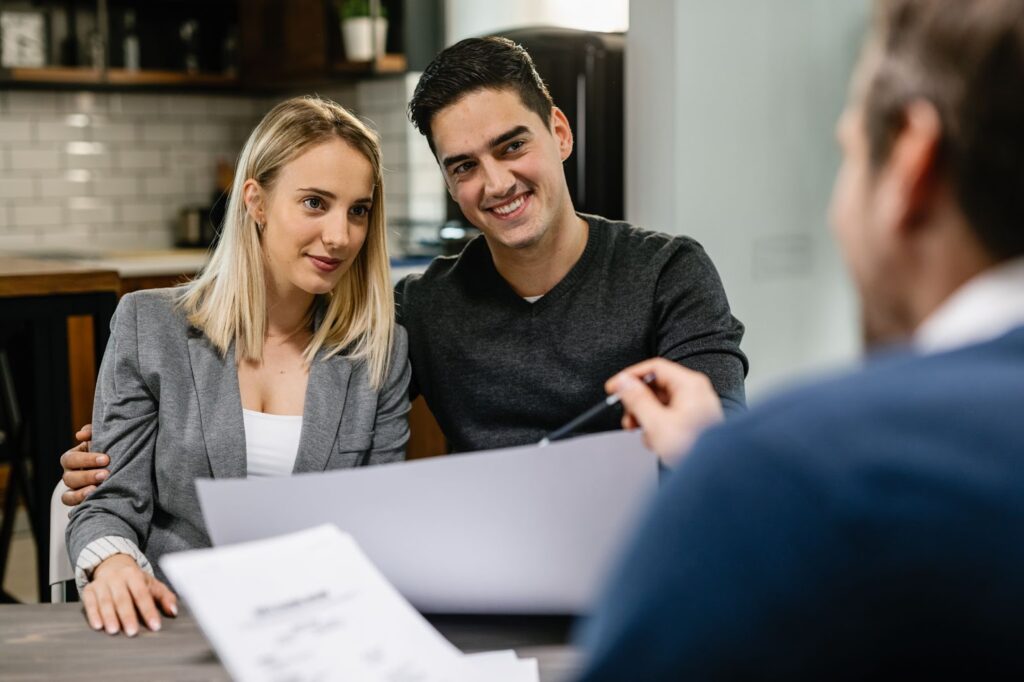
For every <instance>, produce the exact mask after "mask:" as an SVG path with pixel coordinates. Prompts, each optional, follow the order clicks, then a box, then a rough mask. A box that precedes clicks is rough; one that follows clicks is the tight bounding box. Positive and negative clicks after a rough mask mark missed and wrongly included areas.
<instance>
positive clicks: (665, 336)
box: [395, 215, 747, 452]
mask: <svg viewBox="0 0 1024 682" xmlns="http://www.w3.org/2000/svg"><path fill="white" fill-rule="evenodd" d="M581 217H582V218H584V219H586V221H587V222H588V223H589V225H590V234H589V237H588V240H587V246H586V248H585V249H584V251H583V255H582V256H581V257H580V259H579V261H578V262H577V263H576V265H574V266H573V268H572V269H571V270H570V271H569V274H567V275H566V276H565V278H564V279H563V280H562V281H561V282H559V283H558V284H557V285H556V286H555V287H554V288H553V289H552V290H551V291H549V292H548V293H547V294H546V295H545V296H544V297H543V298H541V299H540V300H539V301H537V302H536V303H529V302H528V301H526V300H524V299H523V298H521V297H520V296H519V295H517V294H516V293H515V291H513V290H512V288H511V287H510V286H509V284H508V283H507V282H506V281H505V280H504V279H503V278H502V277H501V275H500V274H499V273H498V271H497V270H496V269H495V267H494V262H493V261H492V259H491V252H490V250H489V249H488V247H487V242H486V241H484V239H483V238H482V237H478V238H477V239H475V240H473V241H472V242H470V243H469V244H468V245H467V246H466V248H465V249H464V250H463V251H462V253H461V254H459V255H458V256H452V257H444V258H437V259H436V260H434V262H433V263H431V265H430V267H429V268H428V269H427V271H426V272H425V273H423V274H422V275H410V276H409V277H406V278H405V279H403V280H402V281H401V282H399V284H398V286H397V287H396V289H395V295H396V304H397V308H398V320H399V322H400V323H401V324H402V325H404V326H405V328H406V330H407V331H408V333H409V356H410V358H411V360H412V374H413V378H412V392H413V395H414V396H415V395H416V393H417V392H419V393H422V394H423V397H424V398H425V399H426V402H427V405H428V406H429V407H430V410H431V412H433V413H434V416H435V418H436V419H437V421H438V423H439V424H440V426H441V430H442V431H444V434H445V436H446V437H447V439H448V444H449V446H450V448H451V449H452V451H454V452H459V451H469V450H481V449H487V448H496V447H506V446H511V445H523V444H527V443H532V442H536V441H538V440H540V439H541V438H542V437H543V436H544V435H545V434H547V433H548V432H550V431H552V430H554V429H556V428H558V427H559V426H561V425H563V424H564V423H566V422H568V421H569V420H570V419H572V418H574V417H576V416H577V415H579V414H580V413H581V412H583V411H584V410H586V409H587V408H589V407H591V406H592V405H594V404H595V403H597V402H599V401H600V400H602V399H603V398H604V397H605V392H604V382H605V381H606V380H607V379H608V378H609V377H611V376H612V375H613V374H615V373H616V372H618V371H619V370H621V369H623V368H624V367H627V366H629V365H631V364H633V363H636V362H639V361H641V360H644V359H646V358H649V357H653V356H662V357H665V358H668V359H670V360H675V361H677V362H680V363H682V364H683V365H685V366H687V367H689V368H691V369H694V370H698V371H701V372H704V373H705V374H707V375H708V376H709V377H710V378H711V381H712V383H713V384H714V386H715V390H716V391H717V392H718V394H719V395H720V396H721V397H722V401H723V405H724V406H725V408H726V410H730V409H734V408H740V407H742V406H743V404H744V391H743V379H744V377H745V376H746V371H747V359H746V357H745V356H744V355H743V353H742V352H741V351H740V348H739V344H740V339H741V338H742V336H743V325H742V324H740V322H739V321H738V320H737V319H736V318H734V317H733V316H732V314H731V313H730V312H729V303H728V301H727V300H726V297H725V292H724V291H723V289H722V283H721V280H720V279H719V277H718V273H717V272H716V271H715V267H714V265H712V263H711V260H710V259H709V258H708V256H707V254H705V253H704V250H703V249H702V248H701V247H700V245H699V244H697V243H696V242H695V241H693V240H692V239H689V238H687V237H671V236H669V235H666V234H661V233H657V232H649V231H646V230H641V229H638V228H636V227H633V226H631V225H629V224H627V223H623V222H612V221H609V220H605V219H604V218H599V217H596V216H589V215H581ZM618 427H619V417H618V416H610V417H608V418H607V419H605V420H603V421H601V422H598V423H596V424H594V425H593V426H592V427H591V428H590V429H589V430H590V431H607V430H611V429H615V428H618Z"/></svg>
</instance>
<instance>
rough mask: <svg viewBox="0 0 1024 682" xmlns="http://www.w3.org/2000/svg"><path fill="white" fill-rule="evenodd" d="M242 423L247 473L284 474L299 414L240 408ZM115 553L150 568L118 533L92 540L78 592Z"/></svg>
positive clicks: (295, 448)
mask: <svg viewBox="0 0 1024 682" xmlns="http://www.w3.org/2000/svg"><path fill="white" fill-rule="evenodd" d="M242 420H243V422H244V423H245V452H246V467H247V471H248V475H249V476H287V475H289V474H291V473H292V470H293V469H294V468H295V457H296V456H297V455H298V453H299V437H300V436H301V435H302V415H296V416H292V415H281V414H267V413H265V412H256V411H254V410H246V409H244V408H243V409H242ZM114 554H127V555H128V556H130V557H132V558H133V559H135V562H136V563H137V564H138V565H139V568H141V569H142V570H143V571H145V572H146V573H149V574H150V575H153V567H152V565H151V564H150V563H149V560H148V559H147V558H146V555H145V554H143V553H142V550H140V549H139V548H138V546H137V545H136V544H135V543H134V542H132V541H131V540H129V539H128V538H123V537H120V536H117V535H108V536H105V537H102V538H98V539H96V540H93V541H92V542H90V543H89V544H88V545H86V546H85V549H83V550H82V552H81V554H79V555H78V560H77V561H76V562H75V583H76V584H77V585H78V589H79V591H81V590H83V589H84V588H85V585H86V584H87V583H88V582H89V581H90V580H92V572H93V570H95V568H96V567H97V566H99V565H100V563H102V562H103V560H104V559H107V558H108V557H111V556H113V555H114Z"/></svg>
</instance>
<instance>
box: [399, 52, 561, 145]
mask: <svg viewBox="0 0 1024 682" xmlns="http://www.w3.org/2000/svg"><path fill="white" fill-rule="evenodd" d="M484 89H493V90H505V89H508V90H513V91H514V92H515V93H516V94H517V95H519V99H520V100H522V102H523V105H524V106H525V107H526V108H527V109H529V110H530V111H533V112H536V114H537V115H538V116H540V119H541V120H542V121H544V125H546V126H548V125H550V124H551V107H553V106H554V103H553V102H552V101H551V94H550V93H549V92H548V87H547V86H546V85H545V84H544V80H543V79H542V78H541V77H540V75H539V74H538V73H537V69H536V68H535V67H534V66H533V60H532V59H530V55H529V53H527V51H526V50H525V49H524V48H523V46H522V45H517V44H516V43H514V42H512V41H511V40H509V39H508V38H498V37H491V38H467V39H466V40H462V41H460V42H457V43H455V44H454V45H452V46H451V47H448V48H445V49H444V50H442V51H441V52H440V53H439V54H438V55H437V56H436V57H434V61H432V62H430V64H428V65H427V68H426V69H424V71H423V75H422V76H420V80H419V83H417V84H416V91H415V92H414V93H413V95H412V99H411V100H410V101H409V119H410V120H411V121H412V123H413V125H415V126H416V129H417V130H419V131H420V132H421V133H422V134H423V135H425V136H426V138H427V142H428V143H429V144H430V150H431V151H433V152H435V153H436V152H437V150H436V149H434V136H433V134H432V133H431V130H430V123H431V121H433V119H434V116H435V115H436V114H437V112H439V111H441V110H442V109H444V108H445V107H448V106H451V105H452V104H454V103H455V102H457V101H458V100H460V99H461V98H462V97H464V96H466V95H468V94H470V93H472V92H476V91H478V90H484Z"/></svg>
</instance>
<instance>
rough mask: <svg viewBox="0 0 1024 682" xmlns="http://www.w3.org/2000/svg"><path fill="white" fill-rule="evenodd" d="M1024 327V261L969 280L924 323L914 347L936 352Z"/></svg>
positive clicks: (987, 271) (1015, 262)
mask: <svg viewBox="0 0 1024 682" xmlns="http://www.w3.org/2000/svg"><path fill="white" fill-rule="evenodd" d="M1022 325H1024V258H1017V259H1014V260H1012V261H1009V262H1007V263H1003V264H1001V265H998V266H996V267H994V268H991V269H989V270H985V271H984V272H982V273H981V274H979V275H976V276H975V277H973V278H972V279H970V280H968V281H967V282H966V283H965V284H964V285H962V286H961V287H960V288H959V289H957V290H956V291H955V292H953V295H952V296H950V297H949V298H948V299H946V301H945V302H944V303H943V304H942V305H941V306H939V308H938V309H937V310H935V311H934V312H933V313H932V314H931V315H929V316H928V318H927V319H925V321H924V322H922V323H921V324H920V325H919V326H918V328H917V331H916V332H915V333H914V346H915V347H916V348H917V349H918V350H919V351H921V352H923V353H937V352H941V351H946V350H952V349H954V348H959V347H961V346H969V345H972V344H975V343H982V342H984V341H989V340H992V339H994V338H996V337H999V336H1002V335H1003V334H1005V333H1006V332H1008V331H1010V330H1011V329H1014V328H1015V327H1019V326H1022Z"/></svg>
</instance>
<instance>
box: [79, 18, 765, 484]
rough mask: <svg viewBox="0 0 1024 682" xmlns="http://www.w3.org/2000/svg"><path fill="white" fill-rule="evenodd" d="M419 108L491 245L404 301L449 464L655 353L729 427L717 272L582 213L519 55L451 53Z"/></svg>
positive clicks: (699, 256)
mask: <svg viewBox="0 0 1024 682" xmlns="http://www.w3.org/2000/svg"><path fill="white" fill-rule="evenodd" d="M409 112H410V116H411V118H412V120H413V123H414V124H415V125H416V126H417V128H418V129H419V130H420V131H421V132H422V133H423V134H424V135H425V136H426V138H427V141H428V142H429V143H430V147H431V149H432V150H433V151H434V153H435V156H436V157H437V161H438V164H439V166H440V168H441V172H442V173H443V175H444V179H445V183H446V185H447V187H448V191H449V192H450V193H451V195H452V197H454V199H455V200H456V201H457V202H458V204H459V207H460V208H461V209H462V212H463V213H464V214H465V216H466V217H467V218H468V219H469V220H470V221H471V222H472V223H473V224H474V225H476V226H477V227H478V228H480V230H481V231H482V232H483V236H482V238H478V239H476V240H474V241H473V242H471V243H470V244H469V245H468V246H467V247H466V248H465V250H463V252H462V253H461V254H460V255H459V256H456V257H449V258H438V259H436V260H435V261H434V263H433V264H432V265H431V266H430V268H429V269H428V270H427V272H426V273H424V274H423V275H422V276H411V277H407V278H406V279H404V280H403V281H402V282H400V283H399V285H398V287H397V288H396V291H395V295H396V302H397V308H398V317H399V322H400V323H401V324H403V325H404V326H405V327H406V329H407V331H408V332H409V348H410V357H411V360H412V366H413V389H412V390H413V394H414V395H415V394H416V393H417V392H418V393H422V395H423V396H424V398H425V399H426V402H427V405H428V406H429V407H430V410H431V411H432V412H433V414H434V416H435V418H436V419H437V421H438V423H439V424H440V426H441V430H442V431H443V432H444V435H445V437H446V438H447V440H448V444H449V446H450V448H451V449H452V450H453V451H455V452H464V451H472V450H481V449H487V448H496V447H503V446H511V445H525V444H528V443H535V442H537V441H539V440H540V439H541V438H543V437H544V436H545V435H546V434H547V433H549V432H551V431H553V430H554V429H556V428H558V427H560V426H562V425H563V424H565V423H566V422H568V421H569V420H570V419H573V418H574V417H576V416H577V415H579V414H580V413H582V412H583V411H585V410H586V409H588V408H589V407H591V406H592V405H594V404H595V403H597V402H599V401H600V400H602V399H603V397H604V392H603V389H602V386H603V383H604V381H605V379H607V377H608V376H610V375H612V374H614V373H615V372H617V371H619V370H621V369H622V368H624V367H627V366H629V365H631V364H633V363H636V362H638V361H640V360H642V359H643V358H646V357H650V356H652V355H657V356H661V357H665V358H668V359H670V360H672V361H674V362H678V363H681V364H682V365H684V366H686V367H688V368H690V369H692V370H694V371H696V372H699V373H700V375H701V379H700V382H701V386H700V388H701V392H702V395H704V396H705V397H707V396H711V397H713V396H715V395H717V396H718V400H711V401H710V402H712V403H713V409H714V411H715V413H716V416H717V415H720V414H721V411H722V408H724V409H725V410H726V411H732V410H738V409H740V408H742V406H743V405H744V388H743V380H744V377H745V376H746V371H747V359H746V357H745V356H744V355H743V353H742V352H741V351H740V348H739V345H740V340H741V338H742V336H743V325H742V324H740V322H739V321H738V320H736V318H734V317H733V316H732V314H731V313H730V310H729V303H728V301H727V299H726V296H725V292H724V290H723V288H722V283H721V281H720V280H719V277H718V273H717V272H716V271H715V267H714V265H713V264H712V263H711V261H710V259H709V258H708V257H707V255H706V254H705V253H704V251H703V249H701V247H700V245H698V244H697V243H696V242H694V241H693V240H691V239H688V238H686V237H670V236H668V235H665V234H661V233H656V232H648V231H646V230H641V229H638V228H636V227H633V226H631V225H629V224H627V223H623V222H613V221H609V220H605V219H604V218H601V217H598V216H589V215H587V216H585V215H580V214H577V213H576V212H575V210H574V209H573V205H572V200H571V198H570V196H569V189H568V186H567V185H566V180H565V173H564V171H563V168H562V162H563V161H564V160H565V159H566V158H567V157H568V156H569V154H570V153H572V148H573V136H572V130H571V129H570V127H569V122H568V121H567V120H566V118H565V115H564V114H563V113H562V112H561V111H560V110H559V109H558V108H557V107H555V106H554V103H553V102H552V101H551V96H550V95H549V93H548V90H547V87H546V86H545V85H544V82H543V81H542V80H541V78H540V76H538V74H537V72H536V69H535V68H534V66H533V61H532V60H531V59H530V56H529V54H527V53H526V51H525V50H524V49H523V48H522V47H520V46H518V45H516V44H514V43H512V42H511V41H508V40H505V39H502V38H483V39H469V40H464V41H462V42H460V43H458V44H456V45H453V46H452V47H449V48H447V49H446V50H444V51H442V52H441V53H440V54H439V55H438V56H437V57H436V58H435V59H434V61H433V62H432V63H431V64H430V65H429V66H428V67H427V68H426V70H425V71H424V73H423V76H422V78H421V79H420V82H419V84H418V85H417V88H416V92H415V93H414V95H413V98H412V101H411V102H410V104H409ZM617 425H618V424H617V419H616V418H614V417H609V418H606V419H605V420H603V421H600V422H597V423H595V424H592V425H591V426H590V427H589V429H590V430H592V431H602V430H609V429H614V428H616V427H617ZM79 437H80V438H81V439H82V440H85V439H87V438H88V437H89V431H88V430H87V429H86V430H84V431H82V432H80V434H79ZM86 447H87V444H83V445H79V446H78V447H76V448H74V449H72V450H69V451H68V452H66V453H65V454H64V456H63V457H62V458H61V462H62V464H63V466H64V468H65V474H64V482H65V483H66V484H67V485H68V486H69V487H70V488H71V489H72V490H71V492H68V493H65V495H64V501H65V503H66V504H77V503H78V502H80V501H81V500H82V499H84V498H85V496H86V495H88V494H89V493H90V492H91V491H92V490H94V489H95V485H97V484H98V483H99V482H100V481H102V480H103V479H102V477H104V476H105V475H106V471H105V470H103V469H101V468H99V467H103V466H105V465H106V464H107V461H108V460H107V459H106V457H105V455H102V454H100V453H91V452H86V451H85V448H86Z"/></svg>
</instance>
